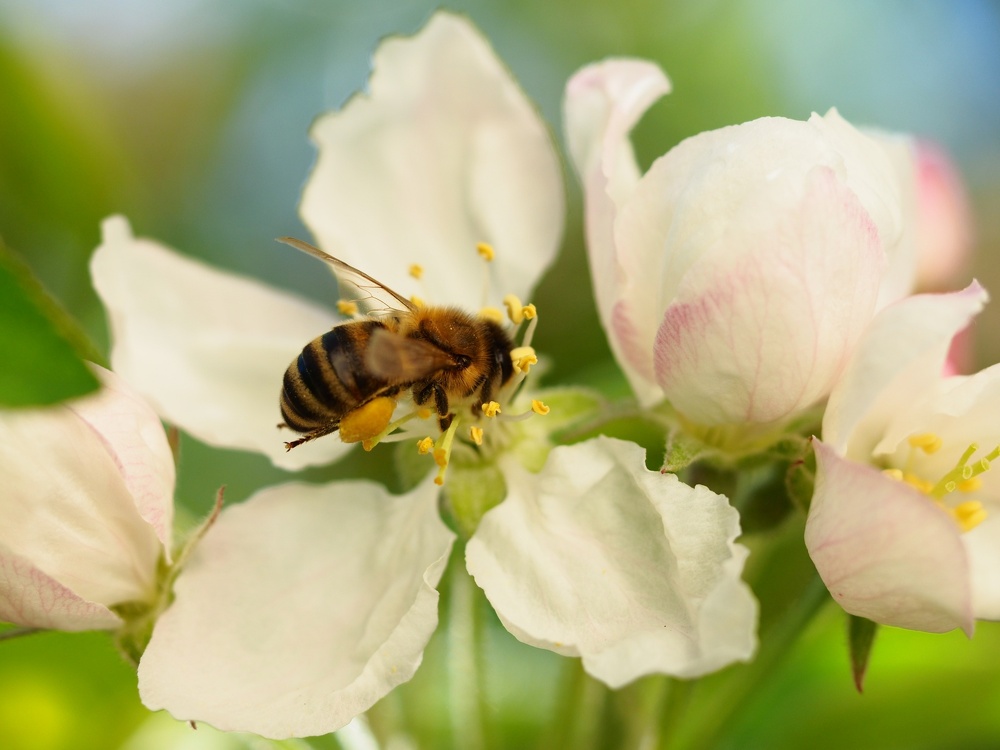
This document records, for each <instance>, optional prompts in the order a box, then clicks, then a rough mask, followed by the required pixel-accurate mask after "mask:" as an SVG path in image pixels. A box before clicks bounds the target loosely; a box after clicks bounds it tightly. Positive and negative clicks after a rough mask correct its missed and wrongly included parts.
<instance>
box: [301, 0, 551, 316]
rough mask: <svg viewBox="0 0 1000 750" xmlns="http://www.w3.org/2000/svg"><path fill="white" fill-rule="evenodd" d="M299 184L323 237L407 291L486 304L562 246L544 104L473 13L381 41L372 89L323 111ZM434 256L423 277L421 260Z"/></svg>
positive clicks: (531, 276)
mask: <svg viewBox="0 0 1000 750" xmlns="http://www.w3.org/2000/svg"><path fill="white" fill-rule="evenodd" d="M312 137H313V139H314V140H315V141H316V144H317V146H318V148H319V158H318V161H317V163H316V167H315V169H314V171H313V173H312V176H311V177H310V178H309V182H308V184H307V185H306V189H305V193H304V194H303V196H302V206H301V214H302V218H303V221H304V222H305V223H306V225H308V226H309V228H310V229H311V230H312V232H313V234H314V235H315V236H316V238H317V240H318V242H319V244H320V245H321V246H322V247H323V249H324V250H326V251H327V252H329V253H332V254H334V255H336V256H338V257H340V258H342V259H344V260H345V261H347V262H348V263H351V264H352V265H355V266H357V267H358V268H360V269H361V270H363V271H365V272H366V273H369V274H371V275H372V276H374V277H375V278H377V279H378V280H379V281H381V282H382V283H384V284H386V285H388V286H389V287H391V288H393V289H395V290H396V291H397V292H399V293H401V294H404V295H406V296H410V295H414V294H415V295H418V296H420V297H421V298H423V299H425V300H427V301H428V302H430V303H433V304H450V305H459V306H462V307H466V308H469V309H478V308H480V307H481V306H483V304H484V300H483V267H482V265H483V261H482V259H481V258H480V257H479V255H478V254H477V252H476V245H477V243H480V242H487V243H489V244H491V245H492V246H493V247H494V249H495V250H496V258H495V260H494V261H493V263H492V264H491V265H490V288H489V294H488V304H492V305H496V304H498V303H499V301H500V300H501V299H502V297H503V296H504V295H505V294H508V293H514V294H517V295H519V296H520V297H521V298H522V299H525V298H526V297H527V296H528V295H529V294H530V292H531V290H532V289H533V288H534V285H535V283H536V282H537V281H538V279H539V277H540V276H541V275H542V273H543V272H544V271H545V269H546V268H548V266H549V264H550V263H551V262H552V260H553V259H554V258H555V254H556V251H557V249H558V246H559V241H560V237H561V234H562V225H563V212H564V205H563V186H562V177H561V172H560V167H559V162H558V160H557V157H556V154H555V151H554V148H553V144H552V139H551V137H550V135H549V133H548V131H547V130H546V127H545V124H544V123H543V122H542V120H541V118H540V117H539V116H538V113H537V112H536V110H535V109H534V107H533V106H532V104H531V103H530V102H529V101H528V99H527V98H526V97H525V96H524V93H523V92H522V91H521V90H520V88H519V87H518V85H517V83H516V82H515V81H514V80H513V79H512V78H511V76H510V73H509V71H508V70H507V69H506V68H505V67H504V66H503V64H502V63H501V62H500V61H499V60H498V59H497V57H496V55H495V54H494V52H493V50H492V49H491V48H490V45H489V43H488V42H487V41H486V39H484V38H483V36H482V35H481V34H480V33H479V31H478V30H476V29H475V27H474V26H473V25H472V24H471V23H469V21H467V20H466V19H464V18H462V17H459V16H455V15H451V14H448V13H441V12H439V13H436V14H435V15H434V16H433V17H432V18H431V20H430V21H429V22H428V24H427V26H426V27H424V29H423V30H422V31H420V32H419V33H418V34H416V35H415V36H413V37H410V38H391V39H387V40H386V41H384V42H382V44H381V45H380V46H379V48H378V50H377V51H376V53H375V57H374V62H373V72H372V75H371V78H370V80H369V84H368V91H367V92H366V93H364V94H359V95H357V96H355V97H354V98H353V99H351V100H350V101H349V102H348V103H347V105H346V106H345V107H344V108H343V109H342V110H340V111H339V112H334V113H331V114H328V115H326V116H324V117H321V118H320V119H319V120H318V121H317V122H316V124H315V125H314V126H313V131H312ZM414 263H417V264H420V265H421V266H423V268H424V274H423V278H422V280H421V281H420V282H417V281H416V280H414V279H413V278H411V277H410V276H409V274H408V269H409V267H410V265H411V264H414Z"/></svg>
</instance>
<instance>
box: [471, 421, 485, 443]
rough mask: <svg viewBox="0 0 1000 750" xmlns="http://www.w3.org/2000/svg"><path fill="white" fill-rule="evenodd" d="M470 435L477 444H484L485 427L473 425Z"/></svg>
mask: <svg viewBox="0 0 1000 750" xmlns="http://www.w3.org/2000/svg"><path fill="white" fill-rule="evenodd" d="M469 437H471V438H472V442H473V443H475V444H476V445H482V444H483V428H482V427H476V426H475V425H473V426H472V427H470V428H469Z"/></svg>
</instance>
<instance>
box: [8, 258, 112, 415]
mask: <svg viewBox="0 0 1000 750" xmlns="http://www.w3.org/2000/svg"><path fill="white" fill-rule="evenodd" d="M0 341H2V342H3V346H4V365H3V367H0V406H3V407H23V406H40V405H47V404H54V403H57V402H59V401H64V400H66V399H69V398H75V397H77V396H82V395H84V394H86V393H90V392H91V391H94V390H96V389H97V387H98V385H99V383H98V381H97V378H96V377H95V376H94V374H93V373H92V372H91V371H90V370H89V369H88V368H87V366H86V365H85V364H84V362H83V360H82V359H81V357H80V354H81V353H82V352H86V353H87V354H89V355H93V352H91V351H88V349H89V345H88V344H87V343H86V340H85V338H84V336H83V335H82V334H81V333H80V332H79V329H78V328H77V327H76V324H75V323H74V322H73V321H72V319H71V318H70V317H69V316H68V315H67V314H66V313H65V311H63V310H62V309H61V308H60V307H59V306H58V305H57V304H56V303H55V301H54V300H53V299H52V298H51V297H49V296H48V295H47V294H46V293H45V292H44V290H43V289H42V288H41V286H39V284H38V283H37V282H36V281H35V280H34V278H33V277H32V276H31V274H30V272H29V271H28V270H27V268H26V267H25V266H24V265H23V264H21V263H20V262H19V261H18V260H16V259H15V258H14V256H13V255H11V254H10V252H9V251H8V250H7V249H6V248H4V247H3V246H2V245H0Z"/></svg>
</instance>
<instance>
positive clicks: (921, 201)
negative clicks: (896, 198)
mask: <svg viewBox="0 0 1000 750" xmlns="http://www.w3.org/2000/svg"><path fill="white" fill-rule="evenodd" d="M914 158H915V161H916V179H917V199H918V200H917V203H918V211H919V213H918V222H917V227H918V229H917V237H918V252H919V254H918V262H917V283H918V284H919V286H920V287H921V288H923V289H944V288H947V287H949V286H951V285H952V283H954V282H955V281H956V280H958V279H960V278H962V276H963V275H965V274H966V273H968V270H969V255H970V250H971V248H972V241H973V228H972V215H971V210H970V209H969V200H968V196H967V195H966V191H965V186H964V185H963V184H962V178H961V176H960V175H959V173H958V170H957V169H956V168H955V165H954V164H953V163H952V161H951V159H949V158H948V155H947V154H946V153H945V152H944V151H943V150H942V149H941V148H940V147H939V146H937V145H936V144H933V143H930V142H928V141H918V142H917V143H916V144H915V145H914ZM966 278H967V277H966Z"/></svg>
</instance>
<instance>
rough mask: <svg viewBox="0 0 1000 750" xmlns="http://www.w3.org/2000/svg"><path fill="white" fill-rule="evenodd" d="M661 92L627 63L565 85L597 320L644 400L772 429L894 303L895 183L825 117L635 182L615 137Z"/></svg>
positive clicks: (756, 134)
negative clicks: (878, 313) (879, 312)
mask: <svg viewBox="0 0 1000 750" xmlns="http://www.w3.org/2000/svg"><path fill="white" fill-rule="evenodd" d="M669 88H670V85H669V82H668V80H667V78H666V76H665V75H664V74H663V72H662V71H661V70H660V69H659V68H657V67H656V66H655V65H653V64H652V63H648V62H644V61H639V60H608V61H605V62H603V63H598V64H594V65H590V66H587V67H585V68H583V69H582V70H580V71H579V72H578V73H576V74H575V75H574V76H573V78H572V79H571V80H570V81H569V83H568V84H567V87H566V100H565V121H566V132H567V140H568V143H569V146H570V150H571V153H572V156H573V162H574V164H575V166H576V169H577V172H578V173H579V175H580V178H581V181H582V182H583V189H584V197H585V202H586V225H587V241H588V252H589V257H590V264H591V273H592V276H593V279H594V286H595V289H596V296H597V303H598V307H599V310H600V315H601V320H602V323H603V325H604V328H605V331H606V333H607V335H608V338H609V340H610V342H611V346H612V349H613V351H614V353H615V356H616V358H617V359H618V362H619V364H620V366H621V367H622V369H623V370H624V372H625V374H626V375H627V377H628V379H629V382H630V383H631V385H632V387H633V390H634V392H635V394H636V396H637V397H638V399H639V400H640V402H642V403H643V404H644V405H646V406H651V405H653V404H655V403H657V402H659V401H660V400H662V399H664V398H666V399H667V400H668V401H669V402H670V403H671V404H672V406H673V407H674V408H675V409H676V410H677V411H678V412H680V414H682V415H683V417H684V418H685V419H686V420H687V422H689V423H694V424H696V425H701V426H705V427H717V426H724V425H740V424H747V423H753V424H757V425H770V424H779V425H780V423H781V422H782V421H785V420H788V419H789V418H791V417H792V416H794V415H795V414H797V413H799V412H801V411H802V410H804V409H808V408H809V407H812V406H813V405H815V404H816V403H817V402H820V401H821V400H822V399H824V398H825V397H826V396H827V394H828V393H829V391H830V389H831V388H832V387H833V384H834V382H835V381H836V379H837V377H838V375H839V374H840V372H841V370H842V369H843V367H844V363H845V362H846V359H847V357H848V356H849V355H850V353H851V351H852V349H853V347H854V345H855V343H856V342H857V340H858V338H859V337H860V335H861V333H862V331H863V330H864V329H865V326H866V325H867V324H868V322H869V320H870V319H871V317H872V315H873V314H874V312H875V311H876V310H877V309H878V308H879V307H880V306H882V305H884V304H885V303H887V302H889V301H891V300H892V299H893V298H895V297H898V296H899V295H900V294H902V293H905V291H906V290H904V289H903V287H905V286H906V283H905V280H906V278H907V274H908V273H909V268H908V261H907V260H906V258H902V259H897V258H896V256H897V255H898V254H899V253H900V252H902V249H903V248H902V246H901V244H900V243H901V240H902V223H901V208H900V194H899V186H898V181H897V178H896V175H895V174H894V172H893V169H892V167H891V165H890V163H889V161H888V159H887V157H886V155H885V154H884V152H883V150H882V149H881V148H880V147H879V146H878V144H876V143H875V142H874V141H872V140H871V139H869V138H867V137H866V136H864V135H862V134H861V133H859V132H858V131H857V130H855V129H854V128H853V127H852V126H851V125H850V124H848V123H847V122H846V121H845V120H844V119H843V118H841V117H840V115H839V114H837V112H836V111H835V110H831V111H830V112H828V113H827V114H826V115H825V116H823V117H820V116H818V115H813V116H812V117H811V118H810V119H809V120H808V121H807V122H798V121H793V120H787V119H784V118H774V117H769V118H762V119H759V120H755V121H753V122H747V123H744V124H742V125H735V126H731V127H726V128H722V129H720V130H715V131H711V132H705V133H700V134H698V135H696V136H693V137H691V138H688V139H687V140H685V141H683V142H682V143H680V144H679V145H677V146H676V147H674V148H673V149H671V150H670V151H669V152H668V153H666V154H665V155H664V156H662V157H660V158H659V159H657V160H656V161H655V162H654V163H653V165H652V166H651V167H650V168H649V170H648V171H646V172H645V174H641V173H640V170H639V168H638V166H637V164H636V162H635V157H634V155H633V153H632V147H631V144H630V142H629V139H628V133H629V131H630V130H631V128H632V126H633V125H634V124H635V123H636V121H637V120H638V119H639V117H640V116H641V115H642V113H643V112H644V111H645V110H646V108H647V107H649V106H650V104H652V102H653V101H655V100H656V99H658V98H659V97H660V96H662V95H663V94H665V93H667V92H668V91H669ZM900 278H902V279H903V282H900V281H899V279H900Z"/></svg>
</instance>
